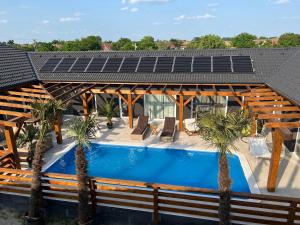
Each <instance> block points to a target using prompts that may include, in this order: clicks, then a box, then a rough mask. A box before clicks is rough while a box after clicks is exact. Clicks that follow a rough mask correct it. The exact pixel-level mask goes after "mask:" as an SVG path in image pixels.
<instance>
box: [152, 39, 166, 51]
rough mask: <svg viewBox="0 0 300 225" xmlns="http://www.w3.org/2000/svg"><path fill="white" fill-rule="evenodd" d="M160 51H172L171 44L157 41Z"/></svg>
mask: <svg viewBox="0 0 300 225" xmlns="http://www.w3.org/2000/svg"><path fill="white" fill-rule="evenodd" d="M155 44H156V46H157V49H158V50H168V49H170V42H169V41H165V40H157V41H156V42H155Z"/></svg>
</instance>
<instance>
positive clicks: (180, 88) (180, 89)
mask: <svg viewBox="0 0 300 225" xmlns="http://www.w3.org/2000/svg"><path fill="white" fill-rule="evenodd" d="M181 91H182V85H180V87H179V91H178V93H179V94H181V93H182V92H181Z"/></svg>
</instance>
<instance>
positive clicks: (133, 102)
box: [132, 94, 144, 105]
mask: <svg viewBox="0 0 300 225" xmlns="http://www.w3.org/2000/svg"><path fill="white" fill-rule="evenodd" d="M143 96H144V95H143V94H139V95H138V96H136V97H135V99H134V100H133V101H132V105H134V104H135V103H136V101H137V100H139V99H140V98H141V97H143Z"/></svg>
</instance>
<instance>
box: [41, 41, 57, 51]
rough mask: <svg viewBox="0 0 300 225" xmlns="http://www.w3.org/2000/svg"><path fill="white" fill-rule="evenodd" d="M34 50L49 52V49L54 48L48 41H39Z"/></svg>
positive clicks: (52, 49)
mask: <svg viewBox="0 0 300 225" xmlns="http://www.w3.org/2000/svg"><path fill="white" fill-rule="evenodd" d="M36 50H37V51H38V52H49V51H55V50H56V48H55V47H54V46H53V45H52V43H50V42H49V43H46V42H39V43H37V45H36Z"/></svg>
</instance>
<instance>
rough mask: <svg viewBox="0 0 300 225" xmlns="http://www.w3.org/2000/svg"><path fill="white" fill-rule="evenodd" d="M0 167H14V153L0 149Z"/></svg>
mask: <svg viewBox="0 0 300 225" xmlns="http://www.w3.org/2000/svg"><path fill="white" fill-rule="evenodd" d="M0 167H4V168H12V169H14V168H16V163H15V160H14V154H13V153H11V152H6V151H1V153H0Z"/></svg>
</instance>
